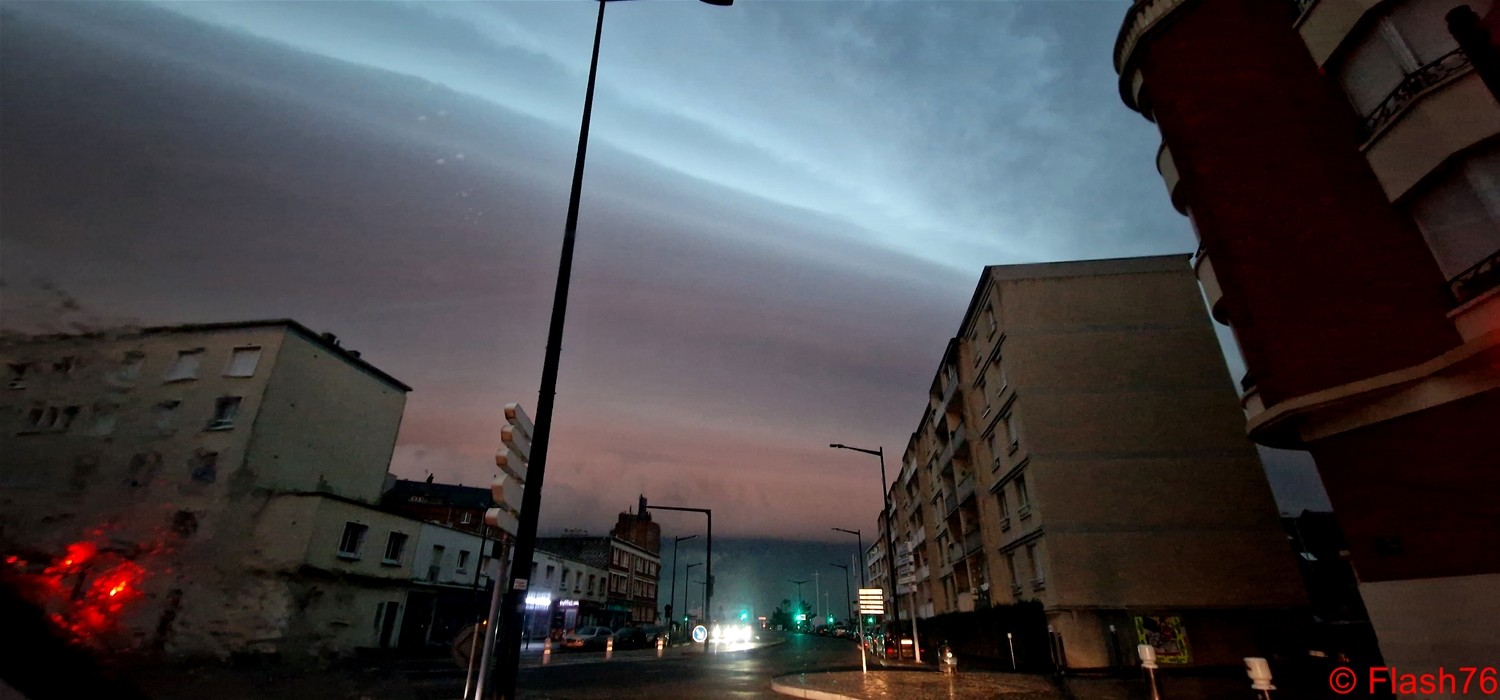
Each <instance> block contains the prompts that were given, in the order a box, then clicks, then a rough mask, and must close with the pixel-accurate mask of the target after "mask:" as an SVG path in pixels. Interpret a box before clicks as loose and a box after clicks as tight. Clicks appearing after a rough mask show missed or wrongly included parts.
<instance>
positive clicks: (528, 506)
mask: <svg viewBox="0 0 1500 700" xmlns="http://www.w3.org/2000/svg"><path fill="white" fill-rule="evenodd" d="M598 1H599V18H598V19H597V20H595V22H594V53H593V55H592V56H591V57H590V59H589V82H588V88H587V89H586V90H585V91H584V96H583V120H582V124H581V125H580V126H579V129H578V156H577V158H576V159H575V160H574V162H573V190H572V193H571V194H570V195H569V197H568V220H567V223H566V224H565V225H564V227H563V244H562V259H561V260H560V261H559V262H558V265H557V288H556V290H555V291H554V292H553V295H552V320H551V321H550V322H549V324H548V326H547V351H546V355H545V357H544V359H543V361H542V387H541V389H540V391H538V395H537V402H536V420H535V421H534V422H533V424H532V425H533V430H532V436H531V459H530V460H529V462H530V463H529V466H528V469H527V474H526V491H525V493H524V494H523V495H522V496H521V515H520V518H518V524H517V527H516V546H515V554H514V561H515V562H517V563H518V566H513V567H511V571H510V576H509V577H508V578H509V579H510V580H509V581H508V585H507V586H506V590H505V604H504V606H503V607H502V608H501V620H500V629H499V632H498V633H499V634H501V635H503V637H502V643H501V645H500V655H501V656H500V659H499V664H498V669H497V670H498V671H499V674H498V675H499V678H498V682H497V683H496V684H495V694H496V696H497V697H499V698H502V699H503V700H514V698H515V697H516V676H517V674H518V673H519V672H520V666H521V653H520V652H521V624H520V622H521V619H522V617H523V616H524V615H525V609H524V607H523V606H525V604H526V588H527V585H528V584H529V583H530V582H529V580H528V578H529V577H530V576H531V556H532V554H533V552H534V551H535V549H536V525H537V516H538V515H539V511H540V510H541V507H542V480H543V479H544V478H545V476H546V474H547V446H548V442H549V440H550V439H551V437H552V404H553V400H554V398H555V397H556V395H557V368H558V364H559V363H560V361H561V359H562V336H563V324H564V320H565V319H566V318H567V311H568V282H569V281H570V280H571V279H572V276H573V241H574V239H575V238H576V237H577V233H578V200H579V197H580V195H581V194H582V192H583V164H584V157H585V155H586V154H587V152H588V147H589V117H590V116H592V114H593V111H594V79H595V77H596V76H597V74H598V72H599V40H600V38H601V37H602V36H603V34H604V6H605V5H607V4H608V3H606V2H604V0H598Z"/></svg>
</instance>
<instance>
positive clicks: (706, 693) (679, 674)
mask: <svg viewBox="0 0 1500 700" xmlns="http://www.w3.org/2000/svg"><path fill="white" fill-rule="evenodd" d="M562 657H563V658H559V659H558V662H557V663H550V664H548V665H546V666H540V665H537V666H531V665H530V664H528V665H527V667H526V668H523V669H522V671H521V676H520V682H519V684H518V688H517V696H518V697H520V698H528V699H536V700H543V699H545V700H575V699H576V700H585V699H587V700H600V699H601V698H780V697H783V696H780V695H777V694H776V692H775V691H773V690H771V679H772V678H774V677H776V676H779V675H782V674H786V673H798V672H805V671H821V670H834V669H843V670H850V669H853V670H858V669H859V647H858V646H856V645H855V644H854V642H852V641H849V640H844V639H829V638H826V637H817V636H812V635H788V637H787V639H786V641H785V642H784V643H781V644H775V645H772V646H766V647H761V648H757V649H749V650H745V651H730V652H718V653H713V654H701V653H683V652H682V651H681V650H675V652H674V651H669V652H667V653H666V654H664V655H663V656H662V658H657V657H656V655H655V653H654V652H652V653H651V654H649V655H647V656H644V657H642V656H635V655H634V654H632V655H631V656H624V655H618V654H617V655H616V656H615V657H614V658H613V659H612V660H610V661H603V660H602V658H600V657H602V654H576V655H574V654H568V655H562ZM584 657H594V658H597V659H598V660H597V662H590V661H591V660H590V659H588V658H584Z"/></svg>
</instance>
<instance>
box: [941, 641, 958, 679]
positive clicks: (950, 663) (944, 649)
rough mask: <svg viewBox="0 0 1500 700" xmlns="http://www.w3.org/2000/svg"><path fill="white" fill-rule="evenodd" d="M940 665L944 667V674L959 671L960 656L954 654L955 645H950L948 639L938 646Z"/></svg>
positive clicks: (953, 673)
mask: <svg viewBox="0 0 1500 700" xmlns="http://www.w3.org/2000/svg"><path fill="white" fill-rule="evenodd" d="M938 665H939V666H941V667H942V669H943V673H944V674H947V675H955V674H957V673H958V657H957V656H954V655H953V647H951V646H948V642H946V641H944V642H943V644H942V646H940V647H938Z"/></svg>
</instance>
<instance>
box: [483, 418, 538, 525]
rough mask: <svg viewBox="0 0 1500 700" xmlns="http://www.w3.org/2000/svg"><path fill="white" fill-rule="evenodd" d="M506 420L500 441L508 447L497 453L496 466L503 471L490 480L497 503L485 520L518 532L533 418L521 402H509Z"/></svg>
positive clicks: (490, 523)
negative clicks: (522, 406) (523, 408)
mask: <svg viewBox="0 0 1500 700" xmlns="http://www.w3.org/2000/svg"><path fill="white" fill-rule="evenodd" d="M505 422H506V423H507V425H506V426H505V427H503V428H501V429H500V441H501V442H503V443H505V449H503V450H501V451H499V452H496V453H495V466H497V467H499V468H500V471H502V472H503V473H502V474H501V475H500V476H497V477H495V480H494V481H493V482H491V483H490V494H491V496H493V497H494V499H495V505H496V506H497V507H495V508H491V509H489V510H487V511H485V513H484V522H485V523H487V524H489V525H491V526H493V527H497V528H499V529H501V530H504V531H506V532H509V533H511V534H513V535H514V534H515V533H516V530H517V528H518V526H519V522H518V519H519V518H520V516H521V496H522V493H523V492H524V491H525V488H526V467H527V461H528V460H530V459H531V430H532V424H531V418H529V417H527V415H526V412H525V411H523V410H521V404H518V403H508V404H505Z"/></svg>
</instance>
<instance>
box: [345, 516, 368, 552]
mask: <svg viewBox="0 0 1500 700" xmlns="http://www.w3.org/2000/svg"><path fill="white" fill-rule="evenodd" d="M369 531H370V527H369V526H368V525H361V524H359V523H344V534H343V536H342V537H340V538H339V556H340V557H344V558H346V559H358V558H359V557H360V555H361V552H363V550H364V548H365V533H368V532H369Z"/></svg>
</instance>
